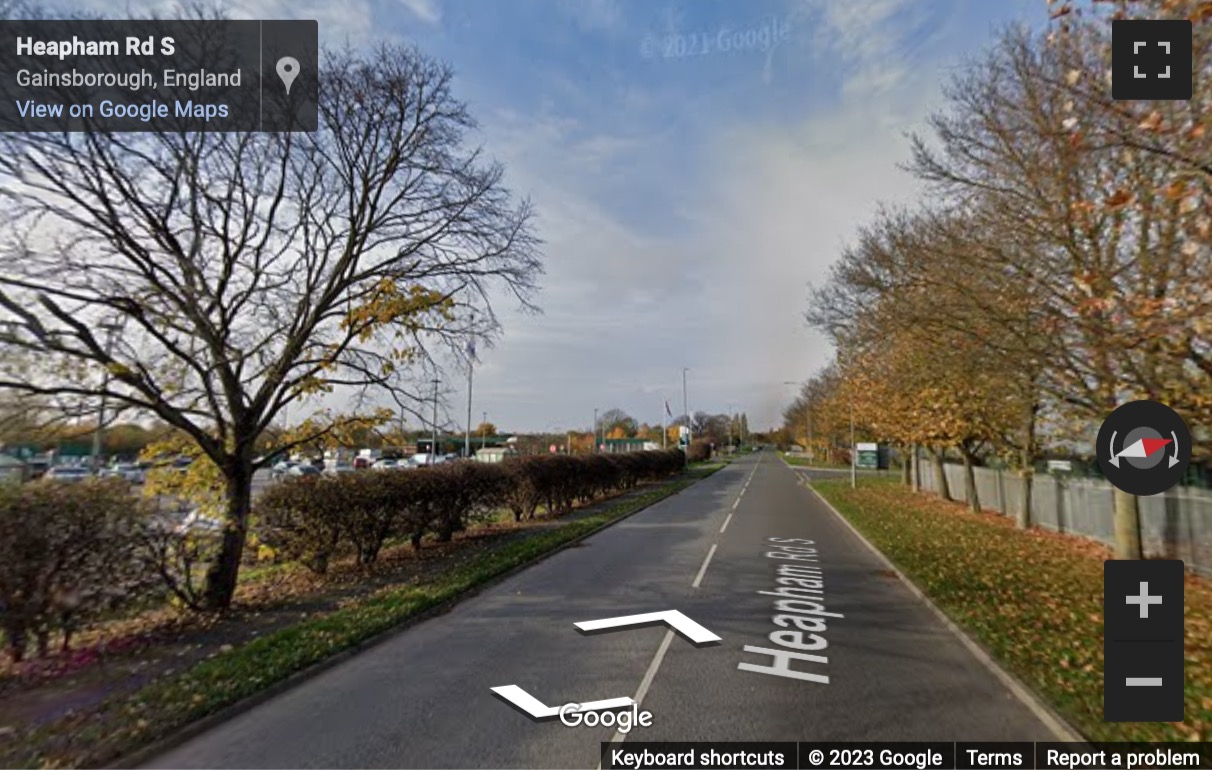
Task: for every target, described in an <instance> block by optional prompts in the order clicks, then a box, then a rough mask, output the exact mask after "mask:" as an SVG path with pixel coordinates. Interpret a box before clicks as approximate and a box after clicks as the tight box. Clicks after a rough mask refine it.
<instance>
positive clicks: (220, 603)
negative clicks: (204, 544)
mask: <svg viewBox="0 0 1212 770" xmlns="http://www.w3.org/2000/svg"><path fill="white" fill-rule="evenodd" d="M223 475H224V480H225V481H226V483H227V518H226V522H225V524H226V526H224V528H223V540H222V542H221V543H220V545H219V554H218V556H216V557H215V560H214V562H213V563H212V564H211V565H210V568H209V569H207V571H206V588H205V590H204V593H203V606H205V607H206V608H207V609H209V610H225V609H227V608H228V607H230V606H231V600H232V597H233V596H234V595H235V593H236V581H237V580H239V577H240V559H241V558H242V557H243V556H244V542H245V540H246V538H247V535H248V514H249V512H250V511H251V510H252V476H253V471H252V463H251V462H243V461H240V460H234V461H232V462H231V463H229V464H228V465H226V466H225V467H224V469H223Z"/></svg>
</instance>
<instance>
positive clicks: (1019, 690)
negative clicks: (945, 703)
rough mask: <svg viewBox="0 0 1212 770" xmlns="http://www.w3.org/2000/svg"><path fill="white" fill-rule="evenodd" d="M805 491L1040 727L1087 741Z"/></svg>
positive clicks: (1067, 739)
mask: <svg viewBox="0 0 1212 770" xmlns="http://www.w3.org/2000/svg"><path fill="white" fill-rule="evenodd" d="M788 467H790V466H788ZM808 490H809V491H810V492H812V494H813V495H815V496H816V498H817V499H818V500H820V501H821V502H822V503H824V504H825V507H826V508H828V509H829V510H830V511H831V512H832V513H833V515H834V516H836V517H837V519H838V520H839V521H840V522H842V524H844V525H845V526H846V528H847V529H848V530H850V532H851V533H853V534H854V536H855V537H857V538H858V539H859V542H861V543H862V544H863V545H865V546H867V548H868V549H869V550H870V551H871V552H872V553H873V554H875V556H876V558H878V559H879V560H880V561H881V562H883V563H884V565H885V566H886V567H887V568H888V569H889V570H890V571H891V572H893V573H895V574H896V576H897V577H898V578H900V581H901V582H902V583H904V584H905V586H906V587H907V588H908V589H909V592H910V593H912V594H913V595H914V596H916V597H917V598H918V600H919V601H921V602H922V603H923V604H925V605H926V606H927V607H929V608H930V610H931V611H932V612H933V613H934V614H935V616H937V617H938V619H939V620H941V621H942V622H943V625H944V626H946V628H947V630H949V631H950V632H951V633H952V634H953V635H954V636H955V637H956V638H957V639H959V641H960V644H962V645H963V646H964V647H965V648H966V649H967V650H968V652H970V653H972V655H973V657H975V658H976V659H977V660H979V661H980V662H981V663H982V664H983V665H984V666H985V668H986V669H988V670H989V672H990V673H992V674H993V675H994V676H995V677H997V678H998V680H999V681H1000V682H1001V683H1002V684H1003V685H1005V686H1006V688H1007V689H1008V690H1010V692H1011V693H1013V694H1014V696H1015V697H1017V698H1018V699H1019V700H1020V701H1022V703H1023V705H1024V706H1026V707H1027V709H1028V710H1029V711H1030V712H1031V713H1032V714H1034V715H1035V717H1036V718H1037V719H1039V721H1041V722H1043V723H1044V725H1045V726H1046V727H1047V728H1048V729H1049V730H1051V731H1052V733H1053V734H1054V735H1055V736H1056V737H1057V738H1058V739H1060V740H1061V741H1062V742H1064V743H1083V744H1084V743H1088V742H1089V739H1087V738H1086V737H1085V736H1083V735H1082V734H1081V733H1080V732H1078V730H1077V729H1076V728H1075V727H1073V726H1072V725H1071V724H1069V723H1068V722H1067V721H1066V720H1065V718H1064V717H1062V716H1061V715H1060V714H1058V713H1057V712H1056V711H1055V710H1054V709H1053V708H1052V707H1051V706H1049V705H1048V704H1047V703H1045V702H1044V701H1043V699H1042V698H1040V697H1039V696H1038V695H1036V694H1035V692H1034V691H1033V690H1031V688H1029V687H1027V685H1025V684H1023V683H1022V682H1021V681H1019V679H1018V677H1016V676H1014V675H1013V674H1011V673H1010V672H1009V671H1006V670H1005V669H1004V668H1002V667H1001V666H1000V665H999V664H998V662H997V660H996V659H995V658H994V657H993V656H992V655H991V654H990V653H989V651H988V650H986V649H985V648H984V646H983V645H981V643H980V642H978V641H976V640H975V639H973V638H972V637H971V636H969V635H968V632H967V631H964V629H962V628H960V627H959V625H958V624H956V622H955V621H953V620H952V619H951V618H949V617H947V613H945V612H943V611H942V610H941V609H940V608H939V606H938V605H937V604H935V603H934V601H933V600H932V599H931V598H930V597H929V596H927V595H926V592H925V591H923V590H922V589H921V588H919V587H918V585H917V584H916V583H914V582H913V581H912V580H910V579H909V576H908V575H906V574H905V573H904V572H901V571H900V569H898V568H897V566H896V565H895V564H893V563H892V560H891V559H889V558H888V557H887V556H885V555H884V552H883V551H881V550H880V549H878V548H876V547H875V544H873V543H872V542H871V541H870V540H868V539H867V538H866V536H865V535H863V533H862V532H859V531H858V529H857V528H856V527H855V526H854V525H853V524H851V523H850V521H849V520H848V519H847V518H846V517H845V516H843V515H842V513H841V511H839V510H838V509H837V508H835V507H834V506H833V503H831V502H829V501H828V500H826V499H825V496H824V495H822V494H821V493H820V492H818V491H817V490H816V489H815V488H814V487H812V486H808Z"/></svg>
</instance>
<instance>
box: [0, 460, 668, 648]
mask: <svg viewBox="0 0 1212 770" xmlns="http://www.w3.org/2000/svg"><path fill="white" fill-rule="evenodd" d="M685 462H686V458H685V456H684V455H683V453H682V452H681V451H680V450H671V451H656V452H632V453H627V454H616V455H606V454H601V455H586V456H567V455H551V456H538V457H523V458H516V459H511V460H507V461H505V462H502V463H497V464H489V463H477V462H467V461H464V462H455V463H450V464H446V465H439V466H434V467H430V468H420V469H415V470H409V471H381V472H380V471H366V472H359V473H352V474H346V475H340V476H335V477H331V478H330V477H314V476H313V477H303V478H294V479H289V480H287V481H283V482H281V483H278V484H275V485H273V486H271V487H270V488H268V489H267V490H266V491H265V493H264V494H263V495H262V496H261V497H260V498H259V499H258V500H257V502H256V504H255V506H254V510H253V517H252V520H251V524H250V531H251V533H252V534H253V535H254V536H255V537H256V538H257V540H258V541H259V543H260V544H261V545H263V546H265V547H268V548H269V549H271V551H272V553H273V556H274V558H275V559H277V560H278V561H285V562H294V563H298V564H301V565H303V566H305V567H306V568H307V569H309V570H311V571H313V572H315V573H317V574H324V573H326V572H327V571H328V568H329V566H330V564H332V562H333V561H334V560H336V559H341V558H352V559H353V560H355V561H356V562H357V563H358V564H361V565H370V564H373V563H374V562H375V561H376V560H377V558H378V556H379V554H380V552H381V551H382V549H383V547H384V546H385V545H386V544H388V543H389V542H393V541H398V540H407V541H409V542H411V544H412V547H413V548H417V549H419V548H421V546H422V543H423V541H424V539H425V538H426V537H433V538H435V539H436V540H438V541H440V542H441V541H449V540H451V539H452V538H453V537H454V535H455V533H457V532H461V531H464V530H467V529H468V528H469V527H472V526H475V525H476V524H480V523H483V522H486V521H489V520H491V519H495V518H496V517H497V516H499V515H500V514H501V513H502V512H504V511H509V512H511V514H512V516H513V518H514V520H515V521H522V520H525V519H532V518H534V517H535V516H536V515H537V514H538V512H539V510H540V508H542V509H543V510H545V511H546V512H547V513H548V514H550V515H560V514H563V513H566V512H567V511H569V510H570V509H571V508H572V507H573V506H574V505H575V504H577V503H589V502H591V501H593V500H595V499H598V498H601V497H604V496H607V495H610V494H613V493H616V492H621V491H625V490H628V489H632V488H634V487H636V486H637V485H639V484H641V483H644V482H650V481H660V480H663V479H667V478H670V477H672V476H674V475H676V474H677V473H679V472H680V471H681V470H682V469H683V467H684V466H685ZM219 534H220V533H217V532H209V533H208V532H197V531H189V530H188V529H186V528H182V527H178V526H175V523H174V522H168V521H165V520H164V519H162V518H160V517H158V516H157V515H156V514H155V513H154V512H153V511H152V510H150V509H149V506H148V504H147V501H145V500H143V501H141V500H139V499H138V498H135V499H132V497H131V494H130V489H129V487H128V486H127V485H126V484H124V483H122V482H120V481H117V480H90V481H87V482H82V483H80V484H70V485H69V484H61V483H56V482H50V481H40V482H35V483H31V484H21V485H0V632H2V633H3V637H4V646H5V649H6V650H7V652H8V654H9V656H10V658H12V659H13V660H21V659H22V658H23V657H24V656H25V655H26V654H27V653H28V651H29V649H30V647H31V646H32V647H33V648H34V649H35V650H36V651H37V652H38V654H40V655H46V654H48V653H49V652H50V649H51V641H52V639H59V640H60V645H61V646H62V648H63V649H66V648H67V647H68V646H69V643H70V641H71V634H72V632H73V631H74V630H75V629H77V628H78V627H79V626H80V625H81V624H82V623H85V622H88V621H89V620H92V619H95V618H97V617H98V616H100V615H102V614H104V613H106V612H109V611H112V610H114V609H116V608H118V607H123V606H126V607H129V606H131V605H133V604H138V603H140V602H156V601H157V600H163V599H164V598H165V597H167V598H169V599H170V600H171V601H172V602H173V603H174V604H176V605H177V606H180V607H182V608H188V609H201V608H202V607H204V605H205V601H204V595H203V585H202V584H201V582H200V581H201V579H202V574H201V572H202V570H201V568H202V567H203V566H204V565H206V564H207V563H209V562H210V561H211V558H212V556H213V552H214V550H215V549H216V548H217V547H219V544H220V542H221V538H220V537H219Z"/></svg>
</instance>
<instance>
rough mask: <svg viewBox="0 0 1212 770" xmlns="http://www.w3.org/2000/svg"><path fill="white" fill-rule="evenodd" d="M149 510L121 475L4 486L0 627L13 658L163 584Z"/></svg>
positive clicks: (41, 650) (0, 497) (0, 490)
mask: <svg viewBox="0 0 1212 770" xmlns="http://www.w3.org/2000/svg"><path fill="white" fill-rule="evenodd" d="M145 518H146V513H145V512H144V511H143V510H142V508H141V506H140V505H139V504H138V503H137V502H132V500H131V496H130V491H129V489H128V488H127V486H126V485H125V484H124V483H122V482H120V481H117V480H96V479H89V480H87V481H84V482H81V483H79V484H63V483H59V482H54V481H49V480H47V481H36V482H33V483H30V484H22V485H15V484H0V631H3V636H4V641H5V643H4V646H5V648H6V651H7V653H8V655H9V657H10V658H11V659H12V660H13V661H20V660H22V659H23V658H24V657H25V655H26V653H27V652H28V650H29V647H30V644H31V642H32V643H33V645H34V647H35V649H36V650H37V652H38V654H39V656H41V657H45V656H46V655H48V654H49V653H50V642H51V638H52V637H56V636H57V637H59V638H61V639H62V645H61V646H62V649H63V650H67V649H68V648H69V646H70V643H71V636H72V632H73V631H74V630H75V629H77V628H78V627H79V625H80V623H81V622H83V621H87V620H90V619H92V618H94V617H96V616H97V615H100V614H102V613H104V612H106V611H107V610H111V609H113V608H115V607H117V606H119V605H121V604H122V603H123V602H124V601H127V600H129V599H130V597H132V596H138V595H140V594H141V593H144V592H147V591H148V590H150V589H151V588H152V587H154V586H155V585H157V584H158V576H157V574H156V572H155V571H154V569H152V566H151V564H150V563H149V562H148V560H147V559H145V558H144V555H143V553H142V551H141V548H140V544H141V538H140V537H139V533H140V530H141V528H142V527H143V525H144V520H145Z"/></svg>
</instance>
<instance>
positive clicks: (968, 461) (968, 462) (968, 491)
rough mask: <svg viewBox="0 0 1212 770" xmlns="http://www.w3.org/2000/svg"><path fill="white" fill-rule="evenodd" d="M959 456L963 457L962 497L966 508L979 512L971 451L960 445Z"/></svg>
mask: <svg viewBox="0 0 1212 770" xmlns="http://www.w3.org/2000/svg"><path fill="white" fill-rule="evenodd" d="M960 456H962V457H963V458H964V499H965V500H966V501H968V510H970V511H972V512H973V513H980V512H981V501H980V498H979V497H978V496H977V494H976V469H975V468H974V467H973V465H972V453H971V452H969V451H968V449H967V448H966V447H960Z"/></svg>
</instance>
